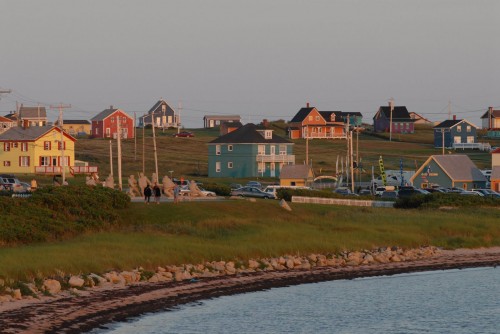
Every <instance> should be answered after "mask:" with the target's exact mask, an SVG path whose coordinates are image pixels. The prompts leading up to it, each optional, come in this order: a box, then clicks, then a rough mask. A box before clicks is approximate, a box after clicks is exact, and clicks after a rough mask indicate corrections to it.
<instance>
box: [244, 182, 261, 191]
mask: <svg viewBox="0 0 500 334" xmlns="http://www.w3.org/2000/svg"><path fill="white" fill-rule="evenodd" d="M245 187H254V188H258V189H260V190H262V184H261V183H260V182H258V181H248V182H247V184H245Z"/></svg>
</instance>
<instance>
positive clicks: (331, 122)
mask: <svg viewBox="0 0 500 334" xmlns="http://www.w3.org/2000/svg"><path fill="white" fill-rule="evenodd" d="M341 114H342V112H341V111H318V109H316V108H314V107H312V108H311V107H309V103H308V104H307V107H306V108H301V109H300V110H299V112H298V113H297V114H296V115H295V116H294V117H293V119H292V120H291V121H290V122H289V125H290V127H289V132H288V136H289V138H290V139H300V138H309V139H315V138H319V139H343V138H346V125H345V123H344V121H343V120H342V117H341V116H340V115H341Z"/></svg>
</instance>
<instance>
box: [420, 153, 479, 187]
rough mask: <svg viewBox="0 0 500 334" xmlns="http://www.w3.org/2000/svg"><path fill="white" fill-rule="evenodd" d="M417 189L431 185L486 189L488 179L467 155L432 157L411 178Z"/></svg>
mask: <svg viewBox="0 0 500 334" xmlns="http://www.w3.org/2000/svg"><path fill="white" fill-rule="evenodd" d="M410 182H411V183H412V184H413V186H414V187H417V188H428V187H429V186H431V185H440V186H441V187H445V188H451V187H457V188H462V189H465V190H467V189H474V188H485V187H486V183H487V180H486V177H485V176H484V175H483V173H481V171H480V170H479V169H478V168H477V167H476V165H474V163H473V162H472V160H471V159H470V158H469V157H468V156H467V155H465V154H447V155H431V156H430V157H429V158H428V159H427V160H426V161H425V162H424V163H423V164H422V166H421V167H420V168H419V169H418V170H417V172H416V173H415V174H414V175H413V176H412V177H411V178H410Z"/></svg>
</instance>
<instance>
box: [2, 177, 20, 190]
mask: <svg viewBox="0 0 500 334" xmlns="http://www.w3.org/2000/svg"><path fill="white" fill-rule="evenodd" d="M0 190H7V191H23V186H22V184H21V181H19V180H18V179H17V177H15V176H14V175H11V174H1V175H0Z"/></svg>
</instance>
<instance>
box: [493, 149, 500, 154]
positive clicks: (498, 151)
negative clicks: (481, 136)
mask: <svg viewBox="0 0 500 334" xmlns="http://www.w3.org/2000/svg"><path fill="white" fill-rule="evenodd" d="M494 153H500V147H499V148H497V149H496V150H494V151H492V152H491V154H494Z"/></svg>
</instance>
